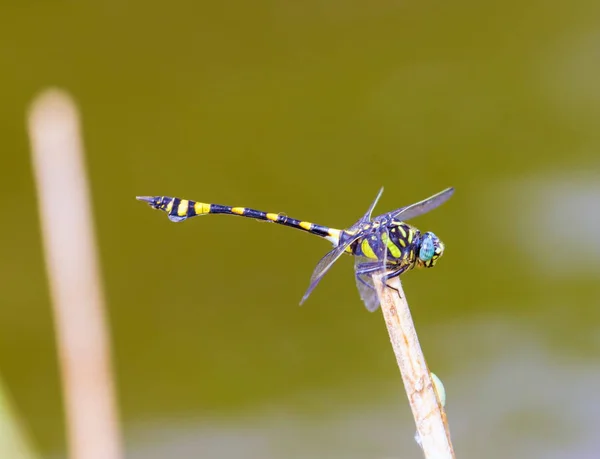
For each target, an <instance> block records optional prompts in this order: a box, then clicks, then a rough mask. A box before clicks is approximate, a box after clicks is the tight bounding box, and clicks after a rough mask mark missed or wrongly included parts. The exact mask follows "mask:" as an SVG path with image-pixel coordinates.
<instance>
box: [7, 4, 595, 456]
mask: <svg viewBox="0 0 600 459" xmlns="http://www.w3.org/2000/svg"><path fill="white" fill-rule="evenodd" d="M599 31H600V5H599V4H598V3H597V2H595V1H591V0H587V1H586V0H579V1H574V2H568V3H567V2H565V3H561V2H550V3H549V2H542V1H537V2H534V1H531V2H517V1H509V2H495V3H492V4H487V5H481V4H480V2H474V1H460V2H453V3H448V2H433V3H431V2H429V3H427V2H425V3H424V2H392V1H381V2H374V3H372V4H369V5H368V6H366V5H365V4H363V3H362V2H314V1H305V2H284V1H275V2H265V1H256V2H224V3H219V2H193V1H181V2H175V3H172V4H167V3H164V2H154V1H145V2H141V1H129V2H120V1H108V2H95V3H94V2H56V1H55V2H39V1H23V2H12V3H10V4H9V3H5V4H3V5H2V6H0V70H1V71H0V94H1V97H0V101H1V103H0V131H1V133H2V135H1V136H0V151H1V156H0V158H1V159H0V190H1V192H2V196H3V203H4V205H3V217H2V220H1V221H2V224H1V225H0V238H1V239H2V241H3V244H1V245H0V279H1V281H0V285H1V286H2V290H1V293H0V301H1V307H0V363H1V366H0V372H1V375H2V377H3V378H4V380H5V382H6V384H7V385H8V387H9V388H10V391H11V393H12V395H13V396H14V400H15V403H16V405H17V408H18V409H19V411H20V413H21V415H22V417H23V418H24V420H25V423H26V425H27V427H28V429H29V430H30V431H31V433H32V435H33V438H34V440H35V442H36V444H37V446H38V447H39V450H40V451H41V452H43V453H47V454H50V453H53V454H55V453H60V451H62V450H63V449H64V447H65V442H64V424H63V415H62V408H61V394H60V386H59V382H58V371H57V361H56V356H55V347H54V336H53V331H52V320H51V309H50V303H49V297H48V291H47V285H46V275H45V272H44V264H43V256H42V251H41V240H40V230H39V221H38V217H37V213H36V201H35V193H34V183H33V179H32V174H31V166H30V161H29V146H28V139H27V136H26V129H25V113H26V110H27V107H28V105H29V104H30V102H31V101H32V99H33V98H34V96H35V95H36V94H38V93H39V91H41V90H43V89H44V88H46V87H48V86H58V87H61V88H63V89H66V90H68V91H69V92H70V93H71V94H72V95H73V97H74V98H75V99H76V100H77V102H78V104H79V107H80V109H81V112H82V117H83V127H84V136H85V145H86V151H87V167H88V171H89V176H90V180H91V188H92V194H93V200H94V210H95V219H96V224H97V232H98V244H99V251H100V255H101V261H102V270H103V276H104V281H105V288H106V296H107V300H108V305H109V319H110V323H111V333H112V339H113V347H114V357H115V371H116V374H117V387H118V392H119V407H120V411H121V415H122V418H123V421H124V427H125V428H126V429H130V428H132V426H136V425H138V424H139V423H140V422H144V421H149V422H150V421H152V420H154V419H160V420H163V419H173V418H178V419H189V420H199V422H201V423H208V424H210V419H212V418H213V417H215V418H219V419H238V417H240V416H241V417H244V416H245V417H246V418H243V419H252V415H253V413H259V412H260V413H262V412H263V411H264V407H266V406H268V407H273V406H275V407H279V408H278V410H279V411H282V412H286V413H292V414H293V415H299V416H305V417H306V418H307V419H308V420H309V421H308V422H310V420H311V419H317V418H321V417H323V416H325V417H327V416H330V415H331V413H332V412H333V413H335V412H338V411H342V410H352V409H353V408H352V407H354V406H356V405H359V406H361V407H371V406H373V407H375V406H379V404H381V403H384V401H385V400H387V399H389V398H390V397H392V398H394V397H395V398H394V400H397V399H400V397H401V396H402V395H401V394H400V395H399V394H398V393H397V392H396V391H395V390H394V388H393V385H394V384H396V383H397V384H398V385H399V384H400V377H399V375H398V373H397V372H398V370H397V368H396V367H395V365H394V362H393V358H392V356H391V351H390V349H389V344H388V340H387V336H386V333H385V329H384V327H383V324H382V320H381V317H380V316H379V313H377V314H369V313H368V312H367V311H366V310H365V309H364V307H362V305H361V303H360V299H359V297H358V294H357V291H356V288H355V286H354V281H353V277H352V263H351V261H350V259H349V258H344V259H342V260H340V262H339V266H338V265H336V266H335V268H334V269H333V270H332V272H331V273H330V274H328V275H327V277H326V278H325V279H324V280H323V282H322V283H321V285H319V287H318V288H317V289H316V290H315V292H314V293H313V295H312V296H311V297H310V298H309V300H308V301H307V303H306V305H305V306H303V307H302V308H298V307H297V305H298V302H299V300H300V298H301V297H302V294H303V293H304V290H305V288H306V287H307V285H308V279H309V277H310V274H311V272H312V269H313V268H314V265H315V264H316V262H317V261H318V260H319V258H320V257H321V256H322V254H324V253H325V252H326V251H327V250H329V247H330V246H329V244H328V243H327V242H325V241H321V240H319V239H317V238H314V237H311V236H308V235H305V234H301V233H300V232H295V231H293V230H290V229H286V228H282V227H277V226H276V225H268V224H261V223H257V222H253V221H250V220H244V219H235V218H231V217H224V216H223V217H222V216H214V217H205V218H203V219H195V220H192V221H189V222H186V223H184V224H180V225H174V224H171V223H169V222H168V220H167V219H166V217H165V216H164V215H162V214H159V213H157V212H153V211H151V210H150V209H148V208H147V207H146V206H144V205H142V204H141V203H138V202H136V201H135V199H134V197H135V195H139V194H144V195H146V194H167V195H176V196H182V197H187V198H190V199H196V200H202V201H207V202H217V203H221V204H230V205H240V206H249V207H255V208H258V209H263V210H267V211H273V212H285V213H286V214H288V215H290V216H292V217H296V218H301V219H306V220H310V221H314V222H317V223H320V224H325V225H331V226H335V227H343V226H345V225H349V224H351V223H353V222H354V221H355V220H356V219H357V218H358V217H359V216H360V215H362V214H363V212H364V211H365V210H366V208H367V206H368V205H369V203H370V202H371V200H372V199H373V198H374V196H375V194H376V193H377V190H378V189H379V187H380V186H382V185H383V186H385V192H384V195H383V198H382V200H381V201H380V204H379V206H378V208H377V210H376V212H377V211H379V213H381V212H384V211H387V210H390V209H392V208H395V207H400V206H402V205H406V204H409V203H410V202H412V201H416V200H419V199H422V198H424V197H426V196H428V195H430V194H433V193H435V192H437V191H439V190H441V189H443V188H445V187H446V186H450V185H452V186H455V187H456V194H455V196H454V197H453V198H452V200H451V201H449V202H448V203H447V204H445V205H444V206H443V207H441V208H439V209H437V210H435V211H434V212H432V213H431V214H428V215H426V216H424V217H422V218H419V219H418V220H415V221H414V222H412V223H414V224H415V225H417V226H418V227H420V228H422V229H423V230H433V231H435V233H436V234H437V235H438V236H439V237H440V238H442V240H444V242H445V244H446V247H447V252H446V254H445V256H444V258H443V259H442V260H441V261H440V262H439V263H438V266H437V267H436V268H435V269H432V270H427V271H422V272H414V273H409V274H407V275H406V276H404V288H405V290H406V293H407V295H408V297H409V300H410V303H411V305H412V309H413V315H414V318H415V321H416V322H417V326H418V327H419V330H420V331H422V333H423V334H422V336H421V340H422V344H423V346H424V348H425V350H426V356H427V359H428V362H429V365H430V367H431V368H432V369H433V370H434V371H436V373H438V374H440V375H441V376H442V378H443V379H444V380H445V381H447V380H448V379H449V380H450V381H452V387H447V390H449V395H448V397H449V400H450V401H449V403H452V393H453V391H454V394H455V397H456V394H457V393H461V392H462V393H463V394H468V393H469V390H467V388H471V389H473V390H476V389H475V388H477V387H478V386H479V384H480V383H481V380H480V379H479V378H478V375H479V374H481V373H479V369H481V371H483V372H485V371H487V369H489V368H492V367H494V368H496V367H495V365H497V364H498V365H500V364H501V365H502V366H501V367H497V368H502V370H498V371H497V373H493V374H494V378H492V380H493V381H496V382H497V384H498V387H499V388H506V387H507V385H508V386H511V387H514V389H512V390H505V391H504V392H501V391H500V392H498V394H499V395H498V397H499V398H503V399H506V400H507V403H510V400H512V399H513V396H514V395H515V394H517V393H518V394H520V395H523V392H522V387H520V386H518V385H517V386H512V385H511V384H510V382H514V381H515V379H516V380H519V375H520V374H522V373H520V372H521V371H522V367H521V366H519V365H517V366H511V361H510V359H509V358H510V357H511V356H512V357H514V356H515V354H516V355H517V356H521V357H522V356H523V355H526V354H527V349H524V350H523V352H520V351H519V349H520V348H519V347H517V348H516V350H513V351H511V352H510V353H509V352H506V353H503V352H502V349H505V348H504V346H505V344H506V343H510V342H512V341H514V337H515V336H517V335H518V336H523V335H525V336H533V337H535V338H532V340H533V341H534V343H535V344H531V348H532V349H533V348H535V349H541V351H540V352H542V353H543V354H544V355H547V356H548V358H549V359H553V358H554V357H553V356H559V357H556V358H557V359H559V360H560V359H567V360H569V361H570V359H575V360H576V361H577V362H578V364H580V365H581V366H580V367H578V368H581V369H583V370H582V374H584V373H585V374H588V373H587V371H588V370H589V371H590V372H591V373H592V374H593V375H594V376H593V377H590V379H591V380H594V381H595V380H596V379H597V374H596V373H595V372H594V369H596V371H597V367H598V362H599V356H600V341H598V339H597V329H598V326H597V324H598V323H599V321H600V311H599V309H598V306H599V300H600V293H599V290H598V285H597V284H598V279H599V275H598V268H599V267H600V248H599V247H598V244H599V243H598V241H597V240H596V239H594V235H596V236H597V234H598V233H597V232H596V231H595V229H597V228H599V227H600V224H598V218H600V217H598V218H596V217H595V216H597V215H600V203H599V201H598V200H597V199H596V198H598V197H599V196H600V185H599V184H600V180H599V179H600V174H599V173H598V171H599V170H600V161H599V159H600V154H599V151H600V135H599V132H600V130H599V129H598V119H599V115H600V97H599V96H598V94H600V83H599V81H600V64H599V62H600V55H599V54H598V49H599V48H598V47H599V45H600V32H599ZM552 190H554V191H555V192H556V194H555V195H551V196H553V197H552V199H550V195H549V193H550V192H551V191H552ZM561 191H565V192H568V193H570V194H568V196H570V198H569V199H571V198H572V199H573V201H572V202H571V201H568V202H566V203H564V202H562V201H560V197H561V196H563V195H564V193H562V192H561ZM590 195H591V198H590V199H589V200H584V201H580V200H579V199H580V198H581V199H583V197H589V196H590ZM586 199H587V198H586ZM581 202H585V203H586V205H585V207H582V208H581V209H582V210H581V212H576V211H575V210H573V212H572V214H569V215H565V217H564V219H563V218H561V217H560V212H562V211H564V209H577V208H578V207H577V206H578V205H580V204H581ZM559 204H560V206H559V207H554V206H556V205H559ZM536 212H539V213H540V215H541V217H539V218H538V217H537V215H538V214H537V213H536ZM557 215H558V216H557ZM543 216H546V217H548V218H547V219H546V220H544V219H543V218H542V217H543ZM552 216H555V217H552ZM597 224H598V226H594V225H597ZM554 225H559V226H560V225H564V226H566V229H561V230H560V231H558V230H557V231H555V228H554ZM586 225H587V226H586ZM561 228H562V226H561ZM582 228H584V229H582ZM586 235H590V237H586ZM555 265H556V267H555V268H553V266H555ZM448 324H450V325H448ZM474 324H475V325H474ZM477 324H479V325H477ZM497 324H502V325H501V326H500V329H501V330H502V332H498V333H497V334H492V335H489V334H487V333H485V332H480V333H478V332H477V330H488V329H492V330H497V328H495V327H496V325H497ZM503 327H505V328H503ZM440 329H443V330H444V332H443V333H441V332H440V333H438V332H437V331H439V330H440ZM467 330H470V331H469V332H468V333H467ZM473 330H475V332H473ZM516 330H518V332H517V331H516ZM472 332H473V333H472ZM471 333H472V334H471ZM513 334H514V335H513ZM466 335H468V336H469V338H468V339H466V338H465V336H466ZM482 341H485V342H486V343H487V344H481V342H482ZM454 343H455V344H454ZM490 343H491V344H490ZM488 345H489V346H491V347H493V349H494V351H490V350H489V349H488ZM454 346H456V347H454ZM506 359H508V361H506ZM465 368H470V369H471V370H469V371H467V372H465V371H464V370H465ZM473 368H474V369H476V370H472V369H473ZM563 370H564V369H561V368H559V369H557V370H556V371H557V373H556V374H555V373H552V372H551V371H550V376H548V377H550V378H554V380H555V381H556V376H557V374H562V373H561V372H562V371H563ZM584 370H585V371H584ZM564 371H566V370H564ZM534 373H535V372H534ZM540 373H543V372H540ZM486 374H487V373H486ZM571 376H572V378H573V379H575V380H578V379H579V376H581V378H584V377H583V376H582V375H579V376H578V373H577V372H575V374H574V375H573V374H571ZM487 378H490V376H489V374H488V376H487ZM539 385H543V383H540V384H539ZM532 387H533V388H532V389H531V390H532V391H535V390H536V389H535V387H536V385H535V384H533V385H532ZM582 387H583V388H582V389H581V391H579V394H580V395H581V396H582V397H583V396H584V395H585V394H586V391H589V395H592V394H594V389H593V388H594V387H596V386H594V385H589V387H587V388H586V384H583V386H582ZM555 390H556V393H554V394H553V393H551V394H549V395H548V398H547V399H544V400H545V402H544V404H543V406H542V408H540V410H541V411H542V414H540V413H539V412H537V411H535V410H534V409H532V411H534V412H535V415H539V416H542V418H543V419H548V418H545V417H544V414H543V413H546V412H545V411H543V410H544V409H548V410H550V411H551V412H552V416H550V415H548V417H549V418H551V419H554V418H553V416H554V414H557V415H559V411H560V410H559V408H558V407H556V406H555V405H553V404H552V402H551V401H550V400H552V397H553V396H555V395H556V394H564V393H566V392H568V391H569V390H572V388H569V386H568V385H567V384H566V385H565V386H564V387H562V386H560V385H559V386H558V387H556V388H555ZM596 392H597V391H596ZM319 393H321V394H327V396H326V398H327V399H328V403H323V401H322V399H319V398H318V397H316V396H315V397H312V396H308V395H306V394H319ZM500 394H501V395H500ZM596 398H597V397H596ZM455 400H456V398H455ZM463 400H464V403H465V405H468V404H469V400H471V403H473V402H472V399H469V397H468V396H465V398H464V399H463ZM400 402H401V403H400ZM400 402H398V406H399V416H400V417H403V418H405V419H409V417H408V416H409V415H408V408H407V407H406V406H405V405H406V404H405V401H404V399H401V400H400ZM482 403H485V401H483V402H482ZM565 403H566V404H567V405H568V404H569V401H568V400H567V401H565ZM451 406H452V408H451V411H450V414H449V416H450V421H451V423H452V420H453V419H454V420H455V422H457V423H458V424H459V425H467V426H469V424H468V420H471V422H473V421H472V420H473V419H474V418H473V416H472V411H469V409H468V408H467V407H466V406H465V407H461V406H460V405H459V406H457V404H456V402H455V404H453V405H451ZM469 406H471V405H469ZM478 407H479V409H482V408H481V404H478ZM586 407H587V408H588V409H589V411H586ZM562 408H563V407H561V408H560V409H562ZM597 408H598V403H597V400H596V401H595V402H593V403H590V404H588V405H585V406H584V407H583V409H582V410H583V413H584V414H590V413H594V412H598V410H597ZM488 411H489V410H488ZM503 415H506V416H507V418H502V419H503V420H504V422H505V424H506V425H509V426H511V428H509V429H507V430H505V431H502V432H503V435H504V436H503V437H502V438H505V439H506V442H505V443H511V442H517V440H515V439H518V438H519V436H520V435H525V436H529V435H530V431H533V430H534V427H533V425H538V424H539V423H537V422H532V421H531V419H530V417H531V416H533V415H531V413H529V412H527V413H522V412H520V411H519V410H518V407H515V411H514V412H509V414H506V413H504V414H503ZM248 416H250V418H247V417H248ZM498 416H500V415H498ZM528 416H529V417H528ZM590 416H591V415H590ZM559 417H560V415H559ZM592 418H593V416H592ZM375 419H377V417H375ZM594 419H595V421H597V419H596V418H594ZM595 421H594V422H595ZM237 422H238V423H240V422H241V423H242V424H243V421H237ZM247 422H248V423H252V421H251V420H250V421H247ZM547 422H549V423H550V424H551V426H552V425H553V424H552V423H551V421H547ZM460 423H462V424H460ZM225 424H226V423H225ZM409 425H410V424H409ZM542 425H545V424H544V423H543V422H542ZM451 426H452V424H451ZM516 426H520V427H519V428H518V429H517V427H516ZM226 429H227V427H224V430H226ZM410 429H412V427H410ZM465 429H466V431H467V432H468V431H469V428H468V427H467V428H465ZM511 429H512V430H511ZM457 430H458V433H457V436H458V438H462V439H463V443H462V449H463V450H464V451H469V447H470V445H471V446H472V439H471V440H470V439H469V436H468V435H466V434H465V435H464V436H462V437H461V433H460V432H461V430H460V428H458V429H457ZM560 430H561V432H562V428H561V429H560ZM549 431H551V432H554V431H553V430H552V428H549ZM126 432H127V430H126ZM463 433H464V431H463ZM402 434H406V436H408V437H410V436H411V435H412V433H411V431H410V430H409V431H407V432H403V433H402ZM398 435H400V433H398ZM309 437H310V436H309ZM563 438H564V442H565V445H570V444H575V443H577V444H581V442H580V440H575V439H574V437H570V436H569V434H568V433H566V434H565V436H564V437H563ZM307 441H308V440H307ZM412 454H414V455H415V456H414V457H418V454H419V453H418V451H417V450H416V449H415V450H414V451H412ZM180 457H183V456H180ZM186 457H187V456H186ZM189 457H196V456H189ZM328 457H333V456H328ZM411 457H412V456H411ZM473 457H475V456H473ZM487 457H491V456H487ZM499 457H502V456H499ZM522 457H525V456H522ZM566 457H568V456H566Z"/></svg>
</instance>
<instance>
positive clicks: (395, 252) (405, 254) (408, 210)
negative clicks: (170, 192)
mask: <svg viewBox="0 0 600 459" xmlns="http://www.w3.org/2000/svg"><path fill="white" fill-rule="evenodd" d="M382 193H383V188H381V189H380V190H379V193H378V195H377V197H376V198H375V200H374V201H373V202H372V203H371V205H370V206H369V208H368V209H367V211H366V212H365V214H364V215H363V216H362V217H361V218H360V219H359V220H358V221H356V223H354V224H353V225H352V226H350V227H349V228H346V229H336V228H330V227H328V226H323V225H318V224H316V223H311V222H308V221H305V220H297V219H295V218H290V217H288V216H287V215H285V214H282V213H272V212H264V211H262V210H256V209H250V208H248V207H232V206H224V205H221V204H207V203H203V202H198V201H192V200H189V199H180V198H175V197H169V196H137V197H136V199H138V200H139V201H144V202H146V203H148V204H149V205H150V207H152V208H154V209H158V210H161V211H163V212H166V213H167V215H168V217H169V220H171V221H172V222H183V221H185V220H187V219H189V218H192V217H197V216H201V215H209V214H224V215H237V216H239V217H247V218H253V219H256V220H262V221H267V222H272V223H277V224H279V225H283V226H288V227H291V228H295V229H298V230H301V231H304V232H307V233H310V234H314V235H315V236H319V237H321V238H324V239H326V240H328V241H329V242H331V243H332V244H333V249H332V250H331V251H329V252H328V253H326V254H325V256H324V257H323V258H322V259H321V260H320V261H319V263H318V264H317V266H316V268H315V269H314V271H313V273H312V276H311V278H310V284H309V286H308V289H307V290H306V293H305V294H304V296H303V297H302V300H301V301H300V304H303V303H304V302H305V301H306V299H307V298H308V297H309V295H310V294H311V293H312V291H313V290H314V289H315V287H316V286H317V285H318V284H319V282H320V281H321V279H323V276H325V274H327V272H328V271H329V270H330V269H331V267H332V266H333V264H334V263H335V262H336V261H337V260H338V259H339V258H340V257H341V256H342V255H343V254H350V255H353V256H354V273H355V279H356V286H357V288H358V292H359V294H360V297H361V299H362V301H363V302H364V304H365V307H366V308H367V310H369V311H371V312H374V311H376V310H377V309H378V307H379V298H378V296H377V292H376V289H375V285H374V282H373V278H374V277H375V276H381V280H382V282H383V283H385V284H386V285H387V281H388V280H389V279H391V278H394V277H397V276H400V275H401V274H403V273H405V272H406V271H409V270H412V269H413V268H431V267H433V266H435V264H436V262H437V261H438V260H439V258H440V257H441V256H442V255H443V253H444V248H445V246H444V243H443V242H442V241H441V240H440V239H439V238H438V237H437V236H436V235H435V234H434V233H433V232H431V231H427V232H424V233H422V232H421V231H420V230H419V229H417V228H416V227H414V226H412V225H410V224H408V223H406V220H409V219H412V218H415V217H418V216H420V215H423V214H425V213H426V212H429V211H431V210H433V209H435V208H436V207H438V206H440V205H442V204H443V203H445V202H446V201H447V200H448V199H450V197H451V196H452V194H453V193H454V188H452V187H450V188H446V189H445V190H443V191H440V192H439V193H436V194H434V195H433V196H430V197H429V198H426V199H423V200H422V201H419V202H416V203H414V204H410V205H408V206H405V207H400V208H399V209H396V210H392V211H391V212H387V213H384V214H382V215H379V216H376V217H374V218H372V217H371V214H372V213H373V210H374V209H375V206H376V205H377V202H378V201H379V199H380V198H381V195H382Z"/></svg>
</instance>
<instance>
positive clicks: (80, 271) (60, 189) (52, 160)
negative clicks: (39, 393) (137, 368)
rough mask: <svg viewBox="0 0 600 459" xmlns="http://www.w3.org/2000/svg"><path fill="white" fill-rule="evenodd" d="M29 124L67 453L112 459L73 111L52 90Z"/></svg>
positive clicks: (88, 218)
mask: <svg viewBox="0 0 600 459" xmlns="http://www.w3.org/2000/svg"><path fill="white" fill-rule="evenodd" d="M28 123H29V136H30V141H31V146H32V162H33V171H34V175H35V182H36V187H37V195H38V205H39V212H40V220H41V226H42V239H43V245H44V252H45V260H46V269H47V273H48V279H49V284H50V293H51V297H52V306H53V309H54V321H55V327H56V339H57V347H58V353H59V364H60V372H61V376H62V383H63V395H64V401H65V404H66V407H65V411H66V417H67V443H68V448H69V457H71V458H73V459H119V458H121V457H122V452H121V439H120V433H119V426H118V420H117V413H116V406H115V396H114V389H113V383H112V374H111V365H110V346H109V339H108V331H107V329H106V324H105V320H104V299H103V295H102V288H101V281H100V275H99V269H98V259H97V254H96V243H95V235H94V225H93V222H92V211H91V204H90V197H89V193H88V183H87V177H86V173H85V167H84V158H83V147H82V142H81V136H80V132H79V115H78V113H77V108H76V106H75V104H74V102H73V101H72V100H71V98H70V97H69V96H68V95H67V94H65V93H63V92H61V91H57V90H51V91H47V92H45V93H43V94H41V95H40V96H39V97H38V98H37V99H36V100H35V101H34V103H33V105H32V107H31V111H30V113H29V119H28Z"/></svg>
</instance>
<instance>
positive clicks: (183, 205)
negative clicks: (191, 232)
mask: <svg viewBox="0 0 600 459" xmlns="http://www.w3.org/2000/svg"><path fill="white" fill-rule="evenodd" d="M189 204H190V201H188V200H187V199H182V200H181V201H179V205H178V206H177V215H179V216H180V217H185V216H186V215H187V212H188V206H189Z"/></svg>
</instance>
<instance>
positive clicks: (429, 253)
mask: <svg viewBox="0 0 600 459" xmlns="http://www.w3.org/2000/svg"><path fill="white" fill-rule="evenodd" d="M434 253H435V245H434V244H433V235H432V234H431V233H427V234H425V237H424V239H423V242H421V248H420V249H419V258H420V259H421V260H423V261H429V260H431V259H432V258H433V254H434Z"/></svg>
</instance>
